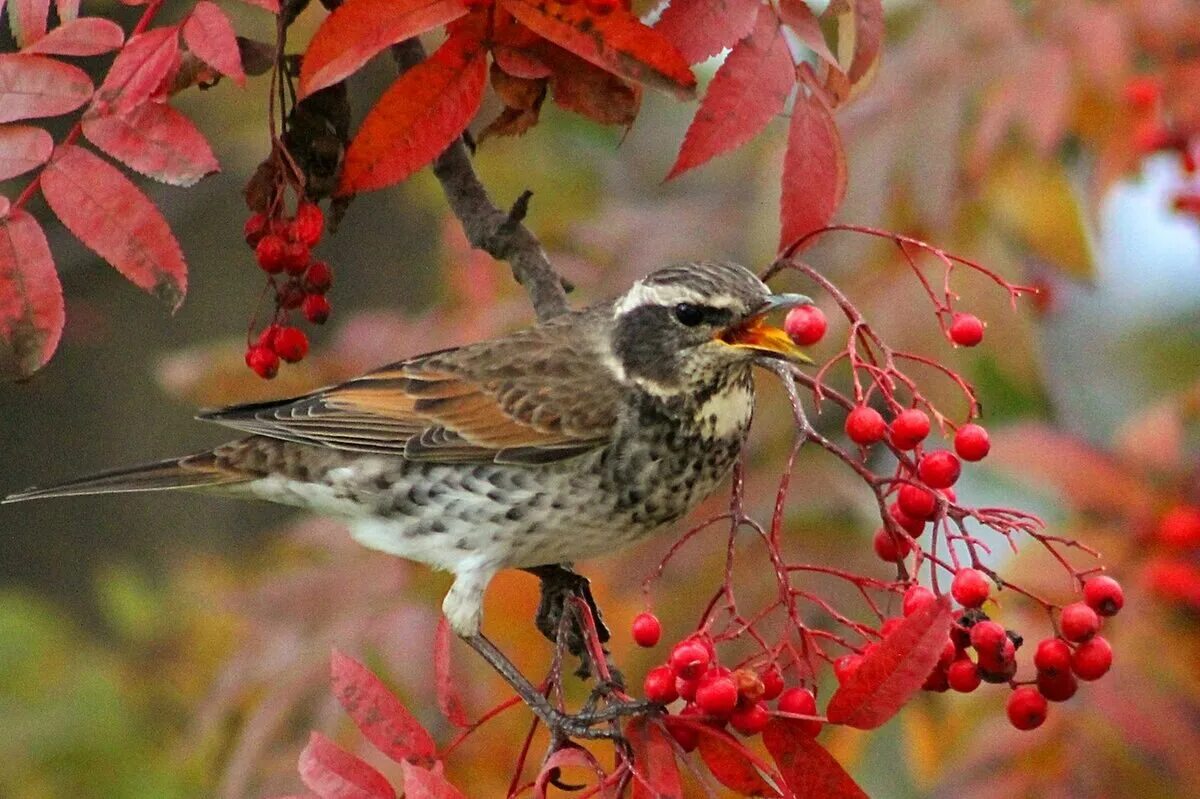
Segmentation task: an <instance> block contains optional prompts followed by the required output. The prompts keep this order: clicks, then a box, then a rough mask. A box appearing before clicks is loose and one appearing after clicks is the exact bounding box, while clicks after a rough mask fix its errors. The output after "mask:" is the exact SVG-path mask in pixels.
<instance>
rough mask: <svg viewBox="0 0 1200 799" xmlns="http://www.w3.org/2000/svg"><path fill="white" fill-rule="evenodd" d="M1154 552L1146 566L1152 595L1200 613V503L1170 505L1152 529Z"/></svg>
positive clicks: (1148, 584) (1147, 582) (1146, 576)
mask: <svg viewBox="0 0 1200 799" xmlns="http://www.w3.org/2000/svg"><path fill="white" fill-rule="evenodd" d="M1153 542H1154V544H1155V545H1157V551H1156V553H1155V555H1154V557H1153V558H1151V559H1150V560H1149V561H1148V562H1147V563H1146V566H1145V579H1146V584H1147V586H1148V587H1149V589H1150V590H1151V591H1152V592H1154V594H1155V596H1157V597H1158V598H1159V599H1161V600H1163V601H1164V602H1167V603H1169V604H1171V605H1174V606H1176V607H1179V608H1181V609H1187V610H1190V611H1192V612H1196V611H1200V504H1192V503H1188V502H1180V503H1176V504H1173V505H1171V506H1170V507H1169V508H1167V510H1166V512H1164V513H1163V514H1162V516H1161V517H1160V518H1159V520H1158V523H1157V524H1156V525H1155V527H1154V531H1153Z"/></svg>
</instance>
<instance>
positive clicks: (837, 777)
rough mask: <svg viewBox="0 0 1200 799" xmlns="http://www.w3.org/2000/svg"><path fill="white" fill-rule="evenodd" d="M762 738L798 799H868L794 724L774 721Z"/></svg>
mask: <svg viewBox="0 0 1200 799" xmlns="http://www.w3.org/2000/svg"><path fill="white" fill-rule="evenodd" d="M762 738H763V744H764V745H766V747H767V751H768V752H770V753H771V757H773V758H775V764H776V765H778V766H779V773H780V774H782V775H783V779H784V782H786V783H787V786H788V788H790V789H791V791H792V793H793V794H795V795H796V799H868V797H867V794H866V793H865V792H864V791H863V789H862V788H859V787H858V784H857V783H856V782H855V781H854V780H853V779H852V778H851V777H850V775H849V774H847V773H846V770H845V769H844V768H842V766H841V764H840V763H838V762H837V760H835V759H834V758H833V755H831V754H829V752H827V751H826V750H825V747H823V746H821V745H820V744H819V743H817V742H816V740H815V739H814V738H813V737H812V736H810V735H806V734H805V733H804V732H803V731H802V730H800V729H799V725H797V724H795V723H794V722H790V721H788V720H787V719H771V721H770V722H769V723H768V724H767V728H766V729H765V730H763V733H762Z"/></svg>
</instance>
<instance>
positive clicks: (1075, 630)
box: [1058, 602, 1100, 643]
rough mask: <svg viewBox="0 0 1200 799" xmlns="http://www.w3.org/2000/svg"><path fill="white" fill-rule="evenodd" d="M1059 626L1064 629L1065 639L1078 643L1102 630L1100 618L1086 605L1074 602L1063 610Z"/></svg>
mask: <svg viewBox="0 0 1200 799" xmlns="http://www.w3.org/2000/svg"><path fill="white" fill-rule="evenodd" d="M1058 624H1059V627H1060V628H1061V629H1062V634H1063V638H1066V639H1067V640H1068V641H1074V642H1076V643H1078V642H1080V641H1086V640H1087V639H1089V638H1091V637H1092V636H1093V635H1095V634H1096V631H1097V630H1099V629H1100V617H1099V616H1097V615H1096V611H1094V610H1092V609H1091V608H1089V607H1088V606H1087V605H1085V604H1084V603H1082V602H1072V603H1071V604H1069V605H1067V606H1066V607H1065V608H1063V609H1062V618H1061V619H1059V622H1058Z"/></svg>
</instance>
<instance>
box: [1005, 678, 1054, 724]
mask: <svg viewBox="0 0 1200 799" xmlns="http://www.w3.org/2000/svg"><path fill="white" fill-rule="evenodd" d="M1006 710H1007V711H1008V720H1009V721H1011V722H1012V725H1013V726H1014V727H1016V728H1017V729H1018V730H1034V729H1037V728H1038V727H1040V726H1042V722H1043V721H1045V720H1046V710H1047V707H1046V697H1044V696H1042V695H1041V694H1040V693H1038V690H1037V689H1036V688H1034V687H1033V686H1032V685H1022V686H1021V687H1020V688H1018V689H1017V690H1015V691H1013V692H1012V696H1010V697H1009V698H1008V706H1007V708H1006Z"/></svg>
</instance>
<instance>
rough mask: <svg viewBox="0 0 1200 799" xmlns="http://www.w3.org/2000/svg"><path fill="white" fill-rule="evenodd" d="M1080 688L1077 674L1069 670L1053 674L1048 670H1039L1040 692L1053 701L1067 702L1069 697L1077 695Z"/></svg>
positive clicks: (1038, 684) (1038, 682) (1038, 683)
mask: <svg viewBox="0 0 1200 799" xmlns="http://www.w3.org/2000/svg"><path fill="white" fill-rule="evenodd" d="M1078 688H1079V683H1078V682H1076V681H1075V675H1074V674H1072V673H1071V672H1069V671H1064V672H1061V673H1059V674H1051V673H1050V672H1048V671H1039V672H1038V675H1037V689H1038V693H1040V694H1041V695H1042V696H1044V697H1046V698H1047V699H1049V700H1050V701H1051V702H1066V701H1067V700H1068V699H1070V698H1071V697H1073V696H1075V691H1076V690H1077V689H1078Z"/></svg>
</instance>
